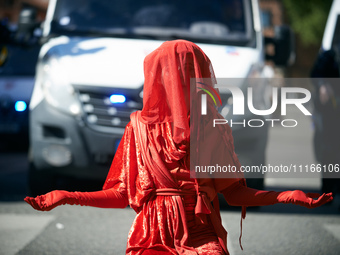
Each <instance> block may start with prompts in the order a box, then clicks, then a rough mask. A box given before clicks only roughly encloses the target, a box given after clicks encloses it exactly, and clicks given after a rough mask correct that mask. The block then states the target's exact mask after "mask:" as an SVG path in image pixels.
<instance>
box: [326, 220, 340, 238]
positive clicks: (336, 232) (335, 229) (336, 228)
mask: <svg viewBox="0 0 340 255" xmlns="http://www.w3.org/2000/svg"><path fill="white" fill-rule="evenodd" d="M323 227H324V228H325V229H326V230H328V231H329V232H331V234H332V235H333V236H334V237H336V238H337V239H338V240H340V225H339V224H337V225H336V224H324V225H323Z"/></svg>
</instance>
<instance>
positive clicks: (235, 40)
mask: <svg viewBox="0 0 340 255" xmlns="http://www.w3.org/2000/svg"><path fill="white" fill-rule="evenodd" d="M50 33H51V34H55V35H60V34H66V35H72V34H74V35H86V36H92V35H97V36H98V35H102V36H116V37H123V38H145V39H159V40H172V39H180V38H181V39H187V40H191V41H194V42H203V43H204V42H209V43H212V42H214V43H221V44H229V45H238V46H253V44H254V37H255V36H254V27H253V20H252V10H251V4H250V0H209V1H207V0H186V1H183V0H172V1H168V0H145V1H133V0H72V1H69V0H58V1H57V3H56V8H55V12H54V16H53V19H52V22H51V31H50Z"/></svg>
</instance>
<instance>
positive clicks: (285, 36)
mask: <svg viewBox="0 0 340 255" xmlns="http://www.w3.org/2000/svg"><path fill="white" fill-rule="evenodd" d="M274 31H275V36H274V37H265V45H266V46H267V45H270V44H271V45H273V46H274V53H273V54H268V53H266V60H271V61H273V62H274V63H275V65H277V66H290V65H292V64H294V62H295V37H294V33H293V31H292V29H291V28H290V27H289V26H276V27H275V28H274Z"/></svg>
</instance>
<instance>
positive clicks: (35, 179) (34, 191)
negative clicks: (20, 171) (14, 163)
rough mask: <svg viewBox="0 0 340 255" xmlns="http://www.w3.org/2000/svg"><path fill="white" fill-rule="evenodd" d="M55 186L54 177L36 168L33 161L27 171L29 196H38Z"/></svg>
mask: <svg viewBox="0 0 340 255" xmlns="http://www.w3.org/2000/svg"><path fill="white" fill-rule="evenodd" d="M54 187H55V177H54V176H53V175H51V174H48V173H46V172H45V171H42V170H40V171H39V170H37V169H36V167H35V166H34V164H33V163H30V165H29V171H28V193H29V194H30V196H33V197H35V196H38V195H42V194H45V193H47V192H50V191H51V190H53V189H54Z"/></svg>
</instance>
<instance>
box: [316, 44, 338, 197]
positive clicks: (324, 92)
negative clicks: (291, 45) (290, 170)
mask: <svg viewBox="0 0 340 255" xmlns="http://www.w3.org/2000/svg"><path fill="white" fill-rule="evenodd" d="M311 77H312V78H313V85H314V87H315V96H314V106H315V111H314V122H315V136H314V139H315V140H314V146H315V152H316V157H317V160H318V161H320V163H321V164H322V165H326V167H327V169H328V170H330V171H328V172H326V173H323V180H322V190H323V191H324V192H331V191H333V192H337V193H339V191H340V190H339V189H340V179H339V173H336V172H334V169H333V168H334V167H336V166H337V164H340V84H339V77H340V61H339V50H337V49H332V50H329V51H323V52H321V53H320V54H319V56H318V58H317V60H316V63H315V65H314V67H313V69H312V72H311ZM332 170H333V171H332ZM331 171H332V172H331Z"/></svg>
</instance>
